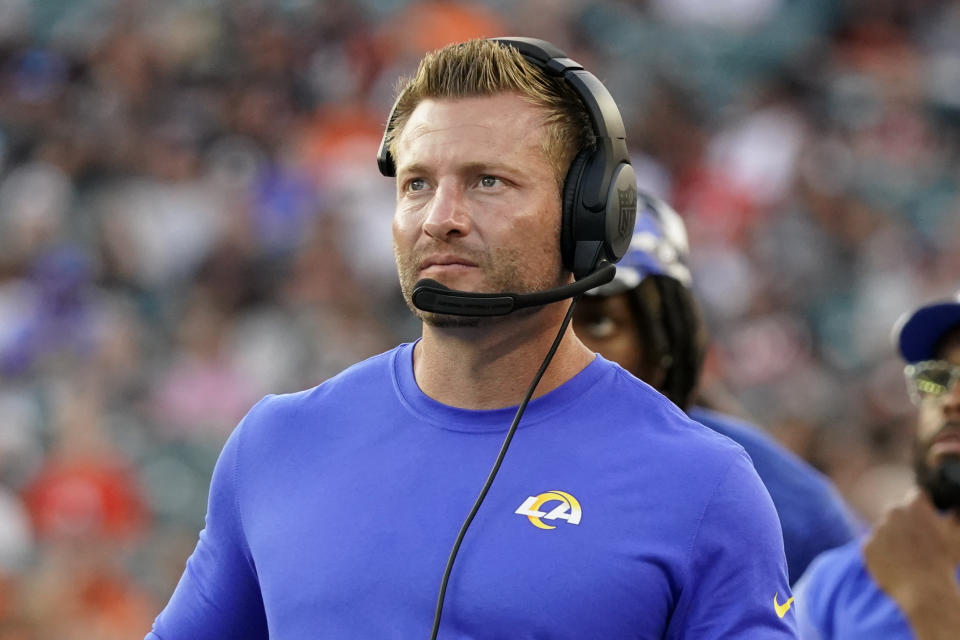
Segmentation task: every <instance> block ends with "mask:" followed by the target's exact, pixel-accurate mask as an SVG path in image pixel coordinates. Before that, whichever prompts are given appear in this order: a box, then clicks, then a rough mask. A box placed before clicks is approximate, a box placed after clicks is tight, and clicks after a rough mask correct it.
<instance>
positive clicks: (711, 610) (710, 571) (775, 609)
mask: <svg viewBox="0 0 960 640" xmlns="http://www.w3.org/2000/svg"><path fill="white" fill-rule="evenodd" d="M688 553H689V556H688V558H689V559H688V563H687V571H686V572H685V579H684V586H683V588H682V591H681V594H680V598H679V599H678V602H677V607H676V609H675V612H674V615H673V618H672V619H671V621H670V626H669V628H668V633H667V637H668V638H678V639H679V638H698V640H709V639H711V638H739V639H741V640H750V639H754V638H756V639H758V640H759V639H763V640H777V639H785V638H796V637H797V635H796V619H795V618H794V613H793V597H792V595H791V592H790V586H789V582H788V578H787V565H786V559H785V557H784V551H783V536H782V534H781V531H780V522H779V520H778V518H777V513H776V510H775V509H774V506H773V501H772V500H771V499H770V494H769V493H767V490H766V489H765V488H764V486H763V484H762V483H761V481H760V478H759V476H758V475H757V472H756V471H755V470H754V468H753V465H752V464H751V463H750V459H749V458H748V457H747V455H746V453H744V452H743V451H742V450H741V451H740V452H739V455H737V456H736V457H735V458H734V460H733V462H732V463H731V464H730V465H729V467H728V468H727V470H726V472H725V473H724V474H723V475H722V477H721V480H720V481H719V482H718V483H717V485H716V486H715V487H714V488H713V489H712V495H711V496H710V498H709V500H708V501H707V502H706V506H705V508H704V511H703V514H702V516H701V520H700V525H699V527H698V528H697V530H696V532H695V534H694V536H693V540H692V542H691V545H690V549H689V552H688Z"/></svg>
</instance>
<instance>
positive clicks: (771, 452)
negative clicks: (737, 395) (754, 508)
mask: <svg viewBox="0 0 960 640" xmlns="http://www.w3.org/2000/svg"><path fill="white" fill-rule="evenodd" d="M687 413H688V415H689V416H690V417H691V418H693V419H694V420H696V421H697V422H699V423H701V424H704V425H706V426H708V427H710V428H711V429H713V430H714V431H716V432H718V433H722V434H723V435H725V436H727V437H728V438H731V439H732V440H734V441H736V442H737V443H738V444H740V445H741V446H742V447H743V448H744V449H745V450H746V452H747V453H748V454H749V455H750V458H751V459H752V460H753V466H754V468H756V470H757V473H758V474H759V475H760V479H761V480H762V481H763V484H764V486H765V487H766V488H767V491H769V492H770V497H771V498H772V499H773V504H774V506H775V507H776V508H777V515H778V516H779V518H780V528H781V529H782V531H783V546H784V550H785V551H786V554H787V569H788V571H789V575H790V584H793V583H795V582H796V581H797V580H798V579H799V578H800V576H801V575H803V572H804V571H805V570H806V568H807V566H809V564H810V562H811V561H812V560H813V559H814V558H816V557H817V556H818V555H820V554H821V553H823V552H824V551H827V550H828V549H833V548H835V547H839V546H840V545H843V544H846V543H847V542H850V541H851V540H853V539H854V538H855V537H857V536H858V535H860V534H862V533H863V532H864V525H863V523H862V522H861V520H860V519H859V518H858V517H857V516H856V515H855V514H854V513H853V512H852V511H851V510H850V509H849V507H847V504H846V503H845V502H844V501H843V498H841V497H840V494H839V493H838V492H837V490H836V488H835V487H834V486H833V485H832V484H831V483H830V481H829V480H827V478H826V477H825V476H824V475H823V474H822V473H820V472H819V471H817V470H816V469H815V468H813V467H812V466H810V464H809V463H807V462H806V461H804V460H802V459H801V458H799V457H798V456H796V455H794V454H793V453H792V452H790V451H789V450H787V449H785V448H784V447H783V446H781V445H780V444H779V443H777V441H776V440H774V439H773V438H771V437H770V436H769V435H767V434H766V433H764V432H763V431H761V430H760V429H759V428H758V427H755V426H754V425H752V424H749V423H747V422H744V421H742V420H738V419H736V418H733V417H731V416H728V415H725V414H722V413H718V412H716V411H711V410H709V409H704V408H702V407H693V408H691V409H690V410H689V411H688V412H687Z"/></svg>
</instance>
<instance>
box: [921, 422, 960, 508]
mask: <svg viewBox="0 0 960 640" xmlns="http://www.w3.org/2000/svg"><path fill="white" fill-rule="evenodd" d="M932 441H933V440H932V439H931V440H930V441H929V442H921V441H920V440H919V439H918V440H915V441H914V445H913V472H914V476H915V477H916V481H917V486H918V487H920V489H921V490H923V491H924V493H926V494H927V495H928V496H929V497H930V499H931V501H932V502H933V503H934V505H936V506H937V507H938V508H940V509H945V508H949V507H955V508H956V507H960V487H958V486H957V485H956V484H954V483H951V482H949V481H947V480H946V479H945V478H944V477H943V475H942V474H941V473H940V468H941V467H942V466H943V465H944V463H946V462H948V461H951V460H960V457H958V456H956V455H947V456H943V459H942V460H941V461H940V462H939V464H938V465H937V466H936V467H931V466H930V463H929V462H928V458H929V452H930V442H932Z"/></svg>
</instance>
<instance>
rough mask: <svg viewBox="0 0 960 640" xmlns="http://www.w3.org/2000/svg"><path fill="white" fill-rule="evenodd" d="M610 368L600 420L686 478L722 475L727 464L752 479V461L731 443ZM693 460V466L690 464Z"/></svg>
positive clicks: (643, 385)
mask: <svg viewBox="0 0 960 640" xmlns="http://www.w3.org/2000/svg"><path fill="white" fill-rule="evenodd" d="M603 365H604V366H607V367H609V376H610V377H609V378H608V380H609V384H608V385H606V386H605V387H604V392H605V393H607V394H608V395H607V396H606V397H605V399H604V400H603V405H604V406H603V407H602V409H603V412H602V414H601V415H602V416H603V418H604V420H606V421H616V422H617V424H618V425H619V428H622V429H623V430H624V432H625V433H626V434H627V435H628V436H630V437H631V438H633V439H634V440H635V441H636V442H638V443H641V444H642V446H644V447H645V448H650V449H652V450H659V451H660V452H661V453H662V455H663V456H664V460H668V459H675V460H677V461H678V462H679V464H680V468H682V469H684V472H685V473H689V474H693V475H695V476H700V475H702V474H705V475H712V476H714V478H717V479H719V474H723V473H726V472H727V470H728V469H729V467H730V466H731V464H734V466H738V467H742V468H744V469H749V473H750V474H751V475H756V472H755V471H754V470H753V467H752V465H751V464H750V458H749V457H748V456H747V454H746V452H745V451H744V447H743V446H741V444H739V443H738V442H736V441H735V440H733V439H731V438H728V437H726V436H725V435H723V434H721V433H719V432H717V431H715V430H713V429H710V428H708V427H706V426H704V425H703V424H701V423H700V422H698V421H696V420H694V419H692V418H691V417H690V416H688V415H687V414H686V413H684V412H683V411H682V410H681V409H680V408H678V407H677V406H676V405H675V404H674V403H673V402H671V401H670V400H669V399H668V398H666V397H665V396H664V395H663V394H661V393H660V392H659V391H657V390H656V389H654V388H653V387H651V386H650V385H648V384H647V383H646V382H644V381H642V380H640V379H639V378H637V377H635V376H633V375H632V374H631V373H629V372H627V371H626V370H624V369H623V368H622V367H620V366H619V365H618V364H615V363H611V362H609V361H604V362H603ZM691 461H695V464H690V462H691Z"/></svg>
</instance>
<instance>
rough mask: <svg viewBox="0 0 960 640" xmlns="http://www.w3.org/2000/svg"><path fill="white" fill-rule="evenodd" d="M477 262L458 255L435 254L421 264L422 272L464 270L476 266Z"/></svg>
mask: <svg viewBox="0 0 960 640" xmlns="http://www.w3.org/2000/svg"><path fill="white" fill-rule="evenodd" d="M476 266H477V263H475V262H472V261H470V260H467V259H466V258H460V257H457V256H433V257H431V258H427V259H426V260H424V261H423V262H422V263H421V264H420V273H424V272H426V271H431V272H435V273H436V272H451V271H464V270H467V269H474V268H476Z"/></svg>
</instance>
